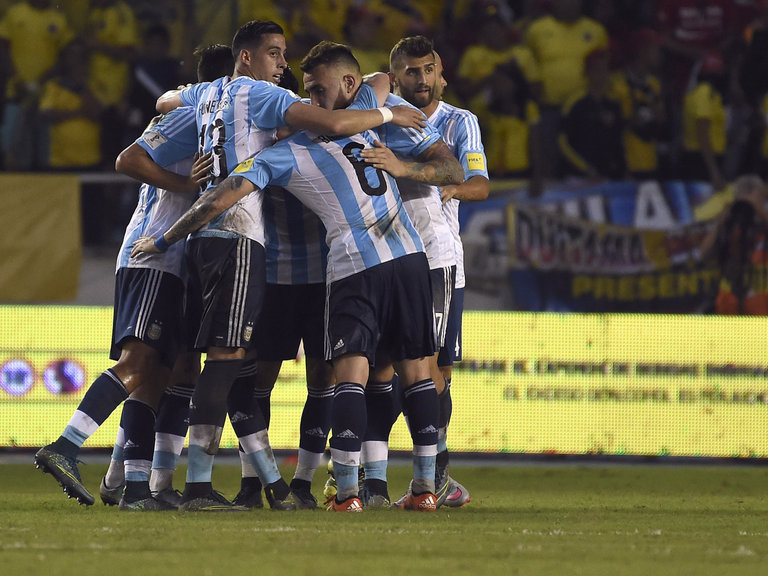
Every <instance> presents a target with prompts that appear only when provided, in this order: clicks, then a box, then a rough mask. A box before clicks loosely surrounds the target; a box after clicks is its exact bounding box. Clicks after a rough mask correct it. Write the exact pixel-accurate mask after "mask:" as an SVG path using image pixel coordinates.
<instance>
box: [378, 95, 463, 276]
mask: <svg viewBox="0 0 768 576" xmlns="http://www.w3.org/2000/svg"><path fill="white" fill-rule="evenodd" d="M385 105H386V106H388V107H390V108H391V107H393V106H400V105H406V106H410V104H408V103H407V102H406V101H405V100H404V99H402V98H400V97H399V96H395V95H394V94H390V95H389V96H388V97H387V101H386V102H385ZM377 131H378V132H379V133H380V134H381V135H382V143H384V144H385V145H386V146H387V148H389V149H390V150H393V151H394V152H396V153H397V154H399V155H401V156H410V157H417V156H419V155H420V154H421V153H422V152H424V151H425V150H426V149H427V148H429V147H430V146H432V145H433V144H434V143H435V142H436V141H437V140H438V139H439V138H440V135H439V134H438V132H437V131H436V129H435V128H434V127H433V126H431V125H427V126H426V127H425V128H424V131H423V132H419V131H418V130H414V129H412V128H401V127H400V126H396V125H394V124H391V123H390V124H385V125H384V126H382V127H379V128H377ZM397 187H398V189H399V190H400V195H401V196H402V198H403V205H404V206H405V209H406V211H407V212H408V216H410V218H411V221H412V222H413V225H414V226H415V227H416V230H417V231H418V232H419V236H421V240H422V242H423V243H424V251H425V252H426V253H427V260H428V261H429V268H430V270H435V269H437V268H445V267H448V266H454V265H455V264H456V252H455V248H454V246H453V243H454V240H453V233H452V232H451V228H450V226H449V225H448V221H447V218H446V215H445V213H444V212H443V203H442V200H441V199H440V189H439V188H438V187H437V186H430V185H429V184H425V183H423V182H415V181H413V180H409V179H408V178H398V179H397Z"/></svg>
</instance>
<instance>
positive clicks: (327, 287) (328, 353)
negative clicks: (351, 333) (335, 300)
mask: <svg viewBox="0 0 768 576" xmlns="http://www.w3.org/2000/svg"><path fill="white" fill-rule="evenodd" d="M330 299H331V285H330V284H326V285H325V312H323V335H324V337H323V342H324V343H325V359H326V360H330V359H331V358H333V354H332V352H331V346H332V344H331V333H330V332H329V331H328V318H329V313H328V308H330V306H329V305H328V301H329V300H330Z"/></svg>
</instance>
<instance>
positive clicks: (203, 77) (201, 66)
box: [195, 44, 235, 82]
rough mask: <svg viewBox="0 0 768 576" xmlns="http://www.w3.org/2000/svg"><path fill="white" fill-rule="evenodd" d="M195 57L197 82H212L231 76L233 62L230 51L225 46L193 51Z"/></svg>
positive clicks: (212, 46) (217, 45) (218, 45)
mask: <svg viewBox="0 0 768 576" xmlns="http://www.w3.org/2000/svg"><path fill="white" fill-rule="evenodd" d="M195 56H197V81H198V82H213V81H214V80H216V78H221V77H222V76H226V75H227V74H232V70H233V68H234V66H235V61H234V59H233V58H232V49H231V48H230V47H229V46H227V45H225V44H211V45H210V46H206V47H205V48H198V49H197V50H195Z"/></svg>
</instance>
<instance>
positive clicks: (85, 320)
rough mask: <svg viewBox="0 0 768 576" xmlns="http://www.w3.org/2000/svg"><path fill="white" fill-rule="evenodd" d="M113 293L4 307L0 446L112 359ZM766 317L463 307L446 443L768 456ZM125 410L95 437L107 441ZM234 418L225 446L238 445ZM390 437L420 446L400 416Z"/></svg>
mask: <svg viewBox="0 0 768 576" xmlns="http://www.w3.org/2000/svg"><path fill="white" fill-rule="evenodd" d="M111 321H112V309H111V308H109V307H51V306H2V307H0V414H2V417H0V446H2V447H29V448H35V447H39V446H42V445H44V444H46V443H48V442H50V441H52V440H54V439H55V438H56V437H58V435H59V433H60V432H61V431H62V429H63V428H64V426H66V424H67V422H68V420H69V418H70V416H71V415H72V413H73V411H74V410H75V409H76V407H77V405H78V403H79V402H80V400H81V399H82V396H83V394H84V392H85V390H86V389H87V387H88V385H89V384H90V382H92V381H93V379H94V378H96V377H97V376H98V375H99V374H100V373H101V371H103V370H104V369H106V368H108V367H109V366H111V365H112V362H111V361H110V360H109V358H108V345H109V339H110V330H111ZM765 334H766V320H765V319H764V318H759V317H717V316H693V315H689V316H686V315H659V314H576V313H565V314H563V313H543V312H466V313H465V314H464V338H463V344H464V351H463V354H464V360H463V362H461V363H460V364H458V365H457V366H455V367H454V372H453V384H452V387H451V394H452V398H453V417H452V420H451V425H450V428H449V432H448V444H449V447H450V449H451V450H453V451H456V452H477V453H520V454H606V455H650V456H664V455H667V456H704V457H742V458H766V457H768V434H766V433H765V426H764V424H765V422H766V415H767V413H768V341H767V339H766V338H765ZM303 374H304V362H303V361H302V360H297V361H295V362H286V363H284V366H283V371H282V373H281V375H280V379H279V381H278V383H277V385H276V386H275V390H274V392H273V394H272V418H271V426H270V431H269V434H270V439H271V441H272V445H273V447H274V448H276V449H296V448H297V446H298V441H299V433H298V427H299V419H300V416H301V410H302V407H303V404H304V398H305V395H306V388H305V383H304V377H303ZM119 418H120V415H119V411H118V412H116V413H115V414H113V415H112V417H110V419H109V420H107V422H106V423H105V424H104V426H102V427H101V429H100V430H99V431H98V432H97V433H96V434H95V435H94V436H92V437H91V438H90V439H89V440H88V442H87V443H86V445H85V446H86V447H110V446H111V445H112V443H113V441H114V438H115V434H116V431H117V425H118V422H119ZM236 446H237V441H236V438H235V437H234V434H233V432H232V429H231V428H230V427H229V425H228V424H227V428H226V429H225V433H224V436H223V439H222V447H224V448H235V447H236ZM390 447H391V448H392V449H393V450H406V451H407V450H410V447H411V442H410V437H409V435H408V432H407V428H406V426H405V424H404V421H403V419H402V418H400V420H399V421H398V422H397V424H396V426H395V429H394V431H393V434H392V437H391V442H390Z"/></svg>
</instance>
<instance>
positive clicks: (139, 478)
mask: <svg viewBox="0 0 768 576" xmlns="http://www.w3.org/2000/svg"><path fill="white" fill-rule="evenodd" d="M125 481H126V482H149V474H147V473H146V472H142V471H139V470H134V471H132V472H126V473H125Z"/></svg>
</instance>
